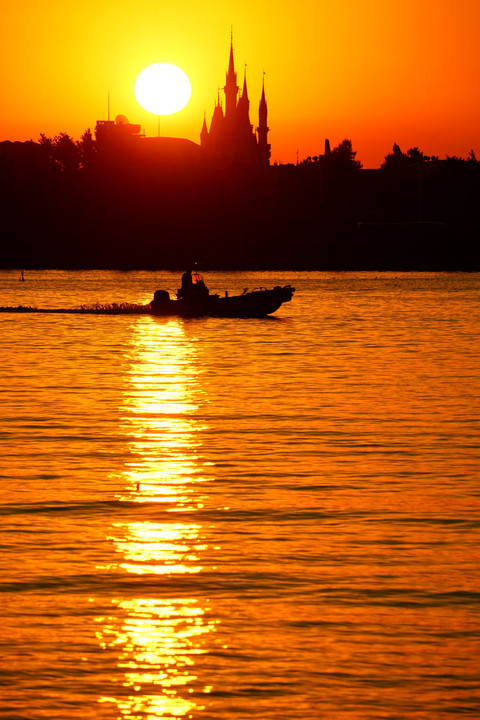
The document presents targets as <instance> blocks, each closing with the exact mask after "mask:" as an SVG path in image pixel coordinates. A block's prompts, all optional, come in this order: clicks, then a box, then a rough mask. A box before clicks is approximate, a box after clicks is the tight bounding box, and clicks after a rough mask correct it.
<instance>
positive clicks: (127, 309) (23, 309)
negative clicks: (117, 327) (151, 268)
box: [0, 303, 151, 315]
mask: <svg viewBox="0 0 480 720" xmlns="http://www.w3.org/2000/svg"><path fill="white" fill-rule="evenodd" d="M0 312H3V313H42V314H45V313H69V314H72V315H145V314H147V313H151V308H150V305H135V304H133V303H95V305H80V306H79V307H76V308H37V307H30V306H27V305H18V306H17V307H8V306H3V307H0Z"/></svg>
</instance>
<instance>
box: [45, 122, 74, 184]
mask: <svg viewBox="0 0 480 720" xmlns="http://www.w3.org/2000/svg"><path fill="white" fill-rule="evenodd" d="M39 145H40V147H41V149H42V151H43V154H44V158H45V159H46V161H47V163H48V164H49V165H50V166H51V167H53V168H54V169H55V170H57V171H59V172H62V173H67V174H72V173H73V172H75V171H76V170H78V167H79V164H80V151H79V148H78V147H77V144H76V143H75V141H74V140H72V138H71V137H70V135H68V134H67V133H64V132H63V133H60V135H56V136H55V137H54V138H53V140H52V138H48V137H46V135H44V134H43V133H42V134H41V135H40V139H39Z"/></svg>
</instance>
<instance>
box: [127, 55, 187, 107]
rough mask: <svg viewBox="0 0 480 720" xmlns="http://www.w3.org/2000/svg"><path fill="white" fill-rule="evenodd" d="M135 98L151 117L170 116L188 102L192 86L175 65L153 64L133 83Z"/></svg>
mask: <svg viewBox="0 0 480 720" xmlns="http://www.w3.org/2000/svg"><path fill="white" fill-rule="evenodd" d="M134 93H135V97H136V99H137V102H138V104H139V105H141V106H142V107H143V109H144V110H147V111H148V112H150V113H152V114H153V115H172V114H173V113H176V112H178V111H179V110H182V108H184V107H185V105H186V104H187V103H188V101H189V100H190V96H191V94H192V86H191V85H190V80H189V79H188V77H187V75H186V74H185V73H184V72H183V70H180V68H179V67H177V66H176V65H171V64H170V63H155V64H154V65H149V66H148V67H147V68H145V70H142V72H141V73H140V75H139V76H138V77H137V79H136V81H135V88H134Z"/></svg>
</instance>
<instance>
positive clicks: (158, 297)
mask: <svg viewBox="0 0 480 720" xmlns="http://www.w3.org/2000/svg"><path fill="white" fill-rule="evenodd" d="M168 302H170V294H169V293H168V291H167V290H155V293H154V296H153V300H152V302H151V303H150V305H151V306H152V307H154V306H155V305H164V304H165V303H168Z"/></svg>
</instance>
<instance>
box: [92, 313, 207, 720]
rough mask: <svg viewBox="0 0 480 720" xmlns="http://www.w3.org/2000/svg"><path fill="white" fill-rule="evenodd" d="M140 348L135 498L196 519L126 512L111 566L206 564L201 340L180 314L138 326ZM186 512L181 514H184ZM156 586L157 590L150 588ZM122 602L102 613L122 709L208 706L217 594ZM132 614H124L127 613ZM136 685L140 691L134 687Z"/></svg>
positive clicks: (127, 423) (125, 410)
mask: <svg viewBox="0 0 480 720" xmlns="http://www.w3.org/2000/svg"><path fill="white" fill-rule="evenodd" d="M134 337H135V343H134V350H133V353H132V362H131V369H130V372H129V373H128V374H127V385H126V389H125V393H124V397H123V399H122V407H121V411H122V418H123V424H122V431H123V433H124V434H125V435H126V436H127V437H128V438H129V447H130V453H131V459H129V460H128V461H127V462H126V464H125V471H124V476H123V481H124V485H125V491H124V492H122V493H121V495H120V496H119V497H120V499H121V500H122V501H125V502H132V501H134V502H140V503H145V504H146V507H147V504H148V507H152V506H151V505H150V503H152V502H154V503H161V504H162V509H164V510H166V511H167V512H188V518H189V521H188V522H182V521H178V520H175V521H173V518H172V521H168V522H154V521H152V520H150V519H145V520H144V521H138V520H136V521H135V522H116V523H113V524H112V527H111V529H110V531H109V534H108V539H109V540H110V541H111V542H112V543H113V544H114V546H115V550H116V553H118V555H119V558H120V559H119V562H118V563H116V564H111V565H110V566H108V568H107V569H108V570H111V571H115V572H125V573H126V574H133V575H140V576H142V575H143V576H145V577H146V578H152V577H158V576H162V578H163V579H162V587H163V588H164V587H165V583H168V580H169V578H173V577H175V576H182V575H186V576H187V575H192V574H198V573H200V572H202V570H203V566H202V553H204V552H205V551H206V550H207V548H208V544H207V543H206V542H205V539H204V535H205V532H204V529H203V528H202V526H201V525H200V524H198V523H195V522H191V518H192V513H194V512H195V511H196V510H197V508H198V507H203V500H204V497H203V496H202V495H200V494H199V489H200V487H201V486H200V485H199V483H205V482H206V481H207V480H208V478H207V477H204V476H203V474H202V469H201V467H199V462H198V449H199V430H200V429H202V427H204V426H202V425H201V424H200V423H199V422H198V420H196V418H195V416H194V413H195V412H196V411H197V410H198V407H199V397H198V382H197V374H198V372H199V370H198V365H197V364H196V363H195V357H194V345H193V344H192V343H187V342H185V337H184V331H183V326H182V325H181V324H180V323H179V322H176V321H173V322H167V323H163V324H162V323H158V325H157V324H156V325H153V326H152V325H151V326H150V328H149V332H148V330H147V328H146V327H145V325H144V324H143V323H140V324H139V326H138V332H136V333H135V335H134ZM175 517H176V518H178V515H176V516H175ZM150 593H152V591H151V590H150ZM113 602H114V605H115V608H116V609H115V612H114V613H112V615H111V616H110V617H109V618H98V622H99V623H100V624H101V630H99V632H98V633H97V637H98V641H99V643H100V646H101V647H102V648H104V649H110V650H112V649H114V650H115V652H116V654H117V668H118V670H119V671H120V674H121V677H122V678H123V679H122V682H121V684H122V687H123V688H126V689H127V691H129V692H128V693H127V695H124V692H123V691H122V692H120V693H119V694H118V695H116V696H113V697H108V696H105V697H101V698H99V702H102V703H103V702H112V703H114V704H115V705H116V707H117V709H118V711H119V712H120V713H121V716H122V717H124V718H128V719H129V720H133V719H136V718H145V717H146V718H149V719H150V720H154V719H157V718H164V717H169V718H172V717H174V718H181V717H184V716H185V715H187V714H190V713H191V712H192V711H193V710H194V709H195V710H199V709H201V708H202V706H201V705H200V704H198V702H196V701H195V700H193V698H192V694H193V693H194V692H195V693H196V694H198V693H199V692H200V693H207V692H209V690H210V688H199V687H198V686H197V685H198V683H197V682H196V681H197V676H196V674H195V658H196V657H197V656H198V655H201V654H203V653H205V652H206V651H205V650H204V648H203V637H204V636H205V635H207V634H208V633H210V632H212V631H214V630H215V626H216V624H217V621H215V620H214V619H212V618H211V617H210V608H209V605H208V600H206V599H202V598H195V597H184V598H178V597H176V598H173V597H172V598H164V597H155V593H154V592H153V596H152V595H151V596H149V597H136V598H119V599H115V600H114V601H113ZM121 617H122V618H123V621H122V622H119V618H121ZM130 693H131V694H130Z"/></svg>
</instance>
